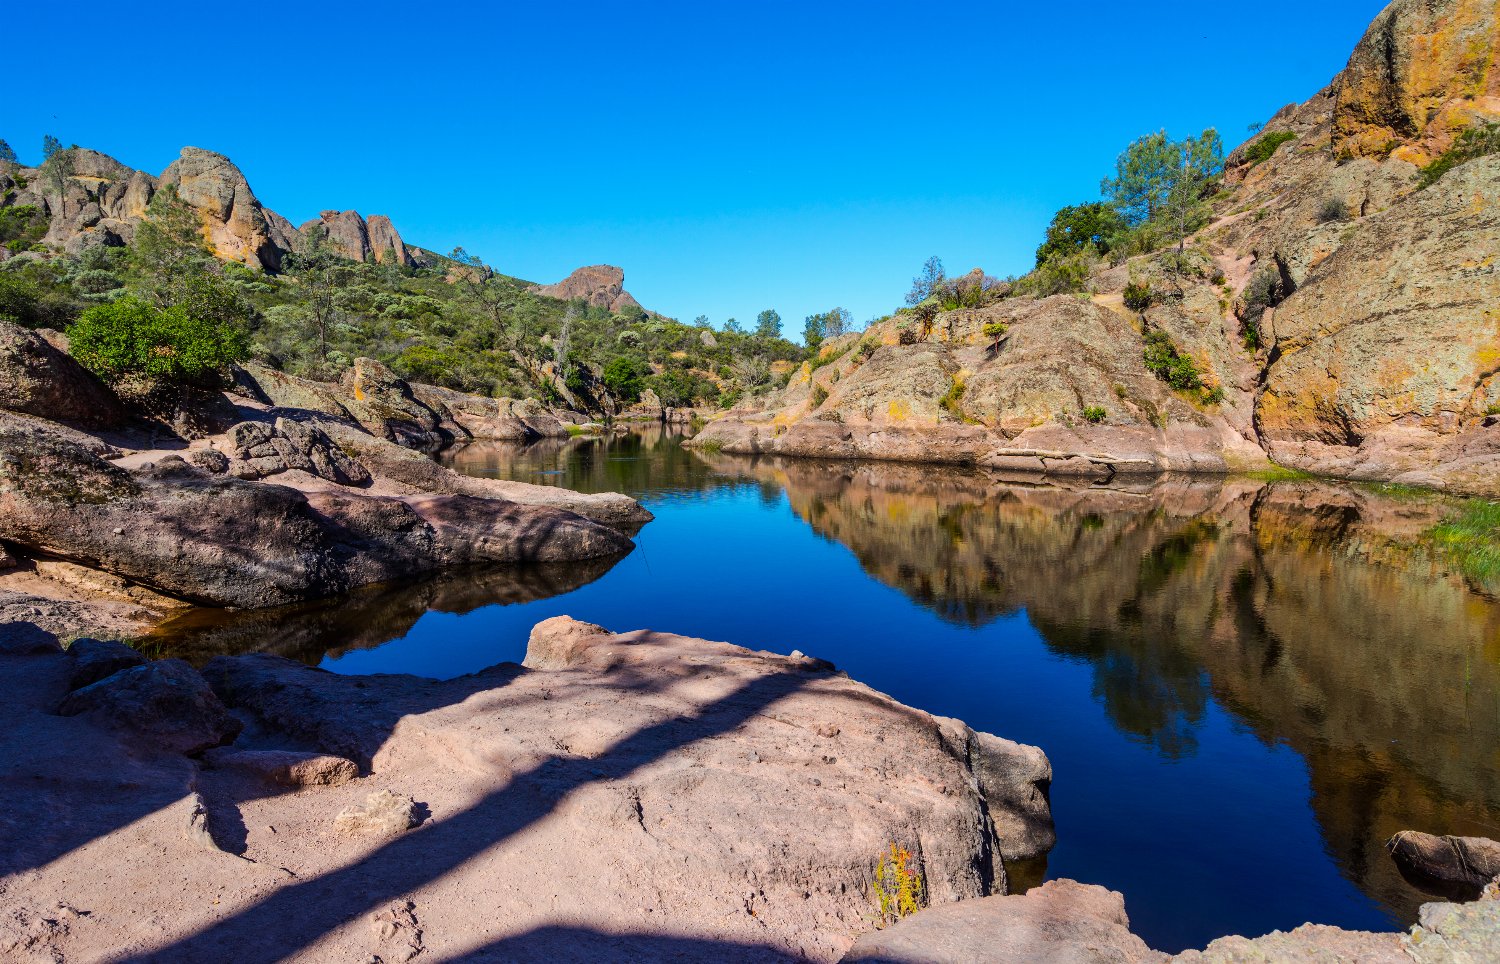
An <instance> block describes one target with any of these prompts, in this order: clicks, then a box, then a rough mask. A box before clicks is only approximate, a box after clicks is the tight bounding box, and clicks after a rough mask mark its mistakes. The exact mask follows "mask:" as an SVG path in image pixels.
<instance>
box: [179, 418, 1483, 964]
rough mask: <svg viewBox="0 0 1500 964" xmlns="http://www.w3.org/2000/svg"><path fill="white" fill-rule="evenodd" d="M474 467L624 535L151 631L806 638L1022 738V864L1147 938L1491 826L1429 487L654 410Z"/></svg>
mask: <svg viewBox="0 0 1500 964" xmlns="http://www.w3.org/2000/svg"><path fill="white" fill-rule="evenodd" d="M450 464H452V465H453V467H454V468H456V469H458V470H460V471H464V472H467V473H470V474H472V475H478V476H491V477H504V478H514V479H521V480H524V481H530V482H537V483H543V484H552V485H565V486H569V487H572V488H576V489H580V490H583V491H604V490H613V491H622V492H626V493H629V494H630V495H633V496H635V497H637V498H639V499H641V500H642V501H643V502H645V504H646V505H648V506H649V507H650V509H651V510H652V511H653V512H654V513H655V514H656V520H655V521H654V522H652V523H650V524H649V525H647V526H646V527H645V529H644V530H642V532H641V533H640V535H639V536H638V539H637V542H638V546H639V547H638V548H637V550H636V551H635V552H633V553H632V554H630V555H629V556H626V557H625V558H624V559H621V560H618V561H614V562H609V561H606V562H601V563H596V564H586V565H583V566H577V565H574V566H563V567H532V568H528V569H523V570H507V569H494V570H485V571H480V572H466V573H460V574H452V575H449V576H446V577H440V578H436V579H429V580H425V581H421V582H416V583H412V584H410V585H406V586H402V587H397V588H394V589H393V588H390V587H381V588H378V589H374V590H370V591H366V592H364V593H360V594H356V595H354V596H352V597H345V598H343V599H340V600H337V601H334V602H330V603H323V604H318V605H313V606H306V607H300V608H297V609H292V610H282V611H277V612H271V613H265V612H262V613H251V614H242V615H238V616H231V617H224V616H216V615H213V614H202V613H198V614H192V615H190V616H188V617H185V618H184V619H182V620H179V621H178V622H177V623H176V625H174V626H169V627H166V628H165V629H164V631H163V634H162V640H163V643H164V645H165V646H166V648H168V649H169V650H171V651H173V652H175V653H178V654H181V655H186V656H188V657H189V658H200V659H201V658H204V657H206V656H207V655H209V654H211V653H216V652H246V651H250V650H269V651H273V652H279V653H281V654H283V655H286V656H290V657H293V658H298V659H303V660H305V661H308V662H312V663H317V664H320V665H322V666H324V667H326V668H328V669H330V670H334V671H336V672H340V673H385V672H404V673H415V674H420V675H423V676H431V677H444V678H446V677H452V676H457V675H461V674H464V673H469V672H472V671H475V670H478V669H481V668H483V667H486V666H489V665H492V664H494V663H497V662H500V661H503V660H512V661H519V660H520V659H521V658H522V656H523V655H524V653H525V648H526V638H527V634H528V632H529V630H530V628H531V626H532V625H533V624H535V623H536V622H538V621H540V620H542V619H545V618H547V617H549V616H554V615H558V614H563V613H566V614H568V615H570V616H574V617H576V618H579V619H583V620H587V621H589V622H595V623H599V624H601V625H604V626H606V627H609V628H610V629H613V630H616V631H623V630H630V629H639V628H652V629H661V630H669V631H671V632H675V633H681V634H684V635H689V636H701V637H706V638H709V639H718V640H728V641H730V642H733V643H737V644H740V645H743V646H749V647H752V648H756V649H766V650H772V651H775V652H781V653H787V652H790V651H792V650H794V649H800V650H802V651H803V652H805V653H808V654H810V655H813V656H818V657H822V658H824V659H828V660H832V661H833V662H834V663H836V664H838V666H839V668H840V669H843V670H845V671H846V672H848V673H849V674H850V675H851V676H852V677H854V678H855V679H857V680H860V681H862V682H865V683H868V684H869V685H871V686H873V687H875V688H876V689H879V690H883V691H884V692H887V693H890V694H892V695H894V696H895V697H896V698H898V699H900V700H902V701H903V702H906V703H909V704H911V705H914V706H919V707H921V708H923V709H926V710H929V711H931V712H933V713H938V714H942V715H946V716H956V717H958V718H960V719H962V720H964V721H966V722H967V723H969V724H970V725H971V726H973V727H974V728H975V729H980V730H988V731H990V732H993V733H997V734H1000V735H1002V736H1005V737H1008V738H1011V739H1015V740H1021V741H1024V742H1027V743H1034V744H1036V745H1038V746H1041V747H1042V748H1043V749H1044V750H1046V752H1047V754H1048V756H1049V757H1050V758H1051V760H1052V764H1053V768H1054V771H1055V779H1054V782H1053V788H1052V805H1053V812H1054V815H1055V817H1056V821H1057V835H1058V844H1057V847H1056V849H1055V850H1054V851H1053V852H1052V853H1051V855H1050V856H1049V858H1048V861H1047V869H1046V873H1047V876H1048V877H1072V878H1075V879H1078V880H1083V881H1088V882H1092V883H1099V884H1103V885H1105V886H1107V887H1110V888H1113V889H1117V890H1120V891H1122V892H1123V893H1124V894H1125V897H1126V907H1127V910H1128V911H1129V913H1130V916H1131V919H1132V922H1133V924H1134V926H1135V929H1136V930H1137V931H1138V932H1139V933H1140V934H1141V935H1142V936H1143V937H1144V938H1145V939H1146V941H1147V942H1148V943H1150V944H1151V945H1152V946H1154V947H1157V948H1159V949H1161V950H1166V951H1177V950H1180V949H1182V948H1184V947H1189V946H1202V945H1204V944H1206V943H1207V942H1208V941H1210V940H1212V939H1214V938H1215V937H1219V936H1222V935H1224V934H1228V933H1240V934H1246V935H1251V936H1254V935H1259V934H1262V933H1265V932H1267V931H1270V930H1273V929H1277V928H1280V929H1287V928H1290V927H1294V926H1296V925H1297V924H1300V923H1302V922H1304V921H1306V920H1309V919H1311V920H1314V921H1317V922H1321V923H1328V924H1337V925H1340V926H1344V927H1350V928H1362V929H1374V930H1389V929H1396V928H1399V927H1403V926H1405V925H1407V924H1409V923H1410V922H1411V921H1412V920H1414V918H1415V911H1416V907H1417V906H1418V904H1420V903H1421V902H1422V901H1423V900H1424V899H1430V898H1424V896H1423V895H1422V894H1421V893H1420V892H1418V891H1417V890H1416V889H1414V888H1413V887H1412V886H1411V885H1409V884H1408V883H1407V882H1405V881H1404V880H1403V879H1402V878H1401V876H1400V875H1399V874H1398V873H1397V871H1396V870H1395V868H1394V866H1393V865H1392V863H1391V862H1390V860H1389V858H1388V857H1387V856H1386V854H1385V852H1384V849H1383V842H1384V841H1385V840H1386V839H1387V838H1388V837H1389V836H1390V835H1391V834H1393V833H1395V832H1396V831H1398V830H1402V829H1407V828H1411V829H1418V830H1424V831H1428V832H1432V833H1455V834H1470V835H1480V836H1500V602H1497V600H1496V599H1495V598H1494V597H1493V596H1491V595H1487V594H1485V593H1483V592H1481V591H1478V590H1477V589H1476V588H1475V587H1472V586H1470V585H1468V584H1466V582H1465V581H1464V579H1463V578H1461V577H1460V576H1459V575H1457V574H1454V573H1450V572H1449V571H1448V569H1447V567H1446V566H1445V565H1444V564H1443V563H1442V561H1441V560H1440V559H1434V558H1433V556H1432V555H1431V554H1430V552H1429V550H1428V549H1426V548H1425V547H1424V545H1425V543H1424V540H1423V538H1422V533H1423V531H1424V530H1425V529H1426V528H1427V527H1428V526H1430V525H1431V524H1432V523H1433V522H1434V521H1435V520H1436V518H1437V517H1438V513H1439V512H1440V511H1441V505H1440V504H1438V503H1435V502H1434V501H1433V500H1431V499H1428V498H1423V497H1414V496H1412V495H1410V494H1386V493H1382V492H1379V491H1376V490H1372V489H1365V488H1356V487H1340V486H1334V485H1329V484H1321V483H1310V482H1277V483H1261V482H1256V481H1251V480H1228V481H1225V480H1209V479H1203V480H1186V479H1181V478H1171V479H1163V480H1156V481H1142V482H1136V483H1130V484H1125V485H1115V486H1108V487H1097V486H1087V485H1078V486H1052V485H1041V484H1037V483H1036V482H1034V481H1032V482H1027V481H1025V480H1006V479H1004V478H1002V477H1000V476H997V475H994V474H992V473H987V472H983V471H978V470H965V469H941V468H934V467H914V466H900V465H881V464H872V463H861V464H841V463H827V462H808V461H797V460H779V459H767V458H761V459H748V458H741V457H731V456H700V455H696V454H693V453H691V452H690V451H688V450H685V449H683V448H682V447H681V446H680V445H679V444H678V439H677V438H676V437H674V436H672V435H670V434H666V433H662V432H659V431H652V432H650V433H647V434H637V435H630V436H622V437H616V438H612V439H607V440H599V439H568V440H559V441H547V442H542V443H538V444H535V445H531V446H529V447H519V446H514V445H503V444H497V443H488V444H479V445H474V446H470V447H469V448H467V449H464V450H462V451H459V452H457V453H455V454H454V455H452V456H450Z"/></svg>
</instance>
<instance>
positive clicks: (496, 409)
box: [410, 382, 541, 441]
mask: <svg viewBox="0 0 1500 964" xmlns="http://www.w3.org/2000/svg"><path fill="white" fill-rule="evenodd" d="M410 384H411V390H412V394H413V395H414V396H415V398H416V400H417V401H419V402H421V403H422V404H423V405H426V406H427V407H428V408H430V409H432V410H433V411H434V412H436V413H438V414H439V415H440V416H441V417H442V418H443V419H444V420H445V422H451V423H452V426H453V427H451V428H449V434H450V435H452V436H453V437H454V438H456V439H460V440H466V439H482V440H496V441H525V440H527V439H534V438H540V437H541V436H540V433H539V432H538V431H537V430H536V429H534V428H532V427H531V426H530V425H527V424H526V422H525V421H523V420H522V419H521V418H519V417H518V416H517V415H516V414H515V412H514V411H513V407H514V405H515V400H514V399H510V398H486V397H484V396H481V395H469V394H466V393H464V392H457V391H454V390H453V389H451V388H440V387H438V386H436V385H422V384H419V383H416V382H412V383H410Z"/></svg>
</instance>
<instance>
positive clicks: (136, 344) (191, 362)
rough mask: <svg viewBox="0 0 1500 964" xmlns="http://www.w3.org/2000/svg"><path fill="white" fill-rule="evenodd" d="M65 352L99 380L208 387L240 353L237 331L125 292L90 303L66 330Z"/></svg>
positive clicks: (243, 347)
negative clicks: (67, 346)
mask: <svg viewBox="0 0 1500 964" xmlns="http://www.w3.org/2000/svg"><path fill="white" fill-rule="evenodd" d="M68 339H69V342H70V344H71V351H72V354H73V356H74V357H75V358H77V359H78V360H79V361H80V362H81V363H83V365H84V366H86V367H87V368H88V369H89V370H90V371H93V372H94V373H95V374H97V375H99V376H100V377H101V378H103V379H104V380H105V381H108V382H119V381H121V380H122V379H125V378H127V377H131V376H134V377H138V378H143V379H146V380H148V381H153V382H174V383H179V384H200V385H211V384H214V383H216V381H217V380H218V377H219V375H220V374H221V373H222V372H224V371H225V370H226V369H227V368H228V367H229V365H230V363H231V362H235V361H238V360H240V359H242V358H244V357H245V355H246V339H245V336H244V334H243V332H241V331H239V330H237V329H236V328H235V327H233V326H227V325H224V324H221V323H220V322H218V321H216V320H214V319H211V318H206V317H204V316H202V315H199V314H195V313H193V310H192V309H191V308H190V307H188V306H186V305H173V306H171V307H168V308H160V307H157V306H156V305H153V304H151V303H149V302H146V301H143V300H141V299H140V298H136V297H133V296H126V297H124V298H121V299H119V300H117V301H113V302H110V303H108V304H102V305H95V306H94V307H92V308H90V309H88V310H87V311H85V312H84V313H83V314H82V315H80V316H79V318H78V320H77V321H76V322H74V323H73V324H72V326H70V327H69V328H68Z"/></svg>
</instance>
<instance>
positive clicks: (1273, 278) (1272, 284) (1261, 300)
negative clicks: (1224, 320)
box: [1240, 264, 1288, 338]
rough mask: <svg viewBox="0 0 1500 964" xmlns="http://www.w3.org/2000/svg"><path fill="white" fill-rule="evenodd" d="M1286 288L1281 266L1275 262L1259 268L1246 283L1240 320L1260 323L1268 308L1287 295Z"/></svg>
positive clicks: (1247, 322) (1277, 303) (1278, 302)
mask: <svg viewBox="0 0 1500 964" xmlns="http://www.w3.org/2000/svg"><path fill="white" fill-rule="evenodd" d="M1285 288H1286V281H1285V280H1284V279H1283V278H1282V277H1281V269H1280V268H1278V267H1277V266H1275V265H1274V264H1268V265H1265V266H1264V267H1262V268H1260V269H1258V270H1257V271H1256V272H1255V273H1254V274H1252V275H1251V276H1250V280H1249V281H1248V282H1246V283H1245V291H1244V294H1243V295H1242V298H1243V301H1244V311H1243V312H1242V313H1241V315H1240V320H1241V321H1243V322H1245V323H1246V324H1255V325H1258V324H1259V323H1260V319H1261V316H1262V315H1264V314H1265V313H1266V309H1267V308H1274V307H1276V306H1277V305H1279V304H1280V303H1281V301H1282V299H1284V298H1285V297H1286V296H1287V294H1288V292H1287V291H1286V290H1285ZM1258 337H1259V332H1258V331H1257V338H1258Z"/></svg>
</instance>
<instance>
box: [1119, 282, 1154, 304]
mask: <svg viewBox="0 0 1500 964" xmlns="http://www.w3.org/2000/svg"><path fill="white" fill-rule="evenodd" d="M1151 302H1152V293H1151V285H1150V284H1147V283H1145V282H1141V283H1137V282H1134V281H1132V282H1130V283H1129V284H1127V285H1126V286H1125V307H1127V308H1129V309H1130V310H1131V311H1145V310H1146V309H1147V308H1150V307H1151Z"/></svg>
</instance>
